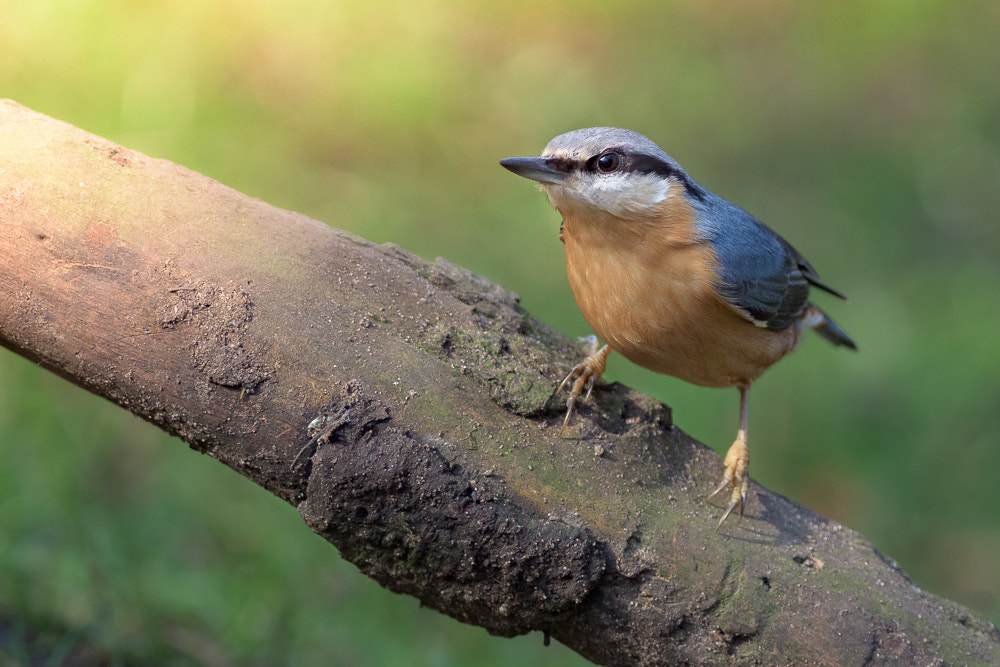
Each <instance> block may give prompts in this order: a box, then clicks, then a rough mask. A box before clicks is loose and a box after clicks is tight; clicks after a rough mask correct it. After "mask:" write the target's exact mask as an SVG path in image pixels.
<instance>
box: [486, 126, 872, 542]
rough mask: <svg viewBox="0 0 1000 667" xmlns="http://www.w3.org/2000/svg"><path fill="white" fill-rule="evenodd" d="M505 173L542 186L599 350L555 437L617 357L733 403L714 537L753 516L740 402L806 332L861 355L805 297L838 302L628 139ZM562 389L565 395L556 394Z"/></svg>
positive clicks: (800, 264)
mask: <svg viewBox="0 0 1000 667" xmlns="http://www.w3.org/2000/svg"><path fill="white" fill-rule="evenodd" d="M500 164H501V165H503V166H504V167H506V168H507V169H509V170H510V171H512V172H514V173H515V174H517V175H519V176H524V177H525V178H530V179H531V180H533V181H538V183H539V184H540V185H541V189H542V190H543V191H544V192H545V194H546V195H548V198H549V201H550V202H551V204H552V206H553V207H554V208H555V209H556V210H557V211H558V212H559V213H560V214H561V215H562V220H563V222H562V226H561V227H560V231H559V238H560V239H562V241H563V243H564V244H565V246H566V272H567V274H568V275H569V284H570V287H571V288H572V289H573V294H574V296H575V297H576V302H577V304H578V305H579V306H580V310H581V311H582V312H583V316H584V317H585V318H586V319H587V322H588V323H589V324H590V326H591V327H592V328H593V329H594V332H595V333H596V334H597V335H598V336H600V337H601V338H602V339H603V340H604V341H605V343H606V345H605V346H604V347H602V348H601V349H600V350H598V351H596V352H593V353H592V354H590V355H589V356H588V357H587V359H586V360H585V361H584V362H583V363H581V364H579V365H578V366H576V367H575V368H574V369H573V370H572V371H571V372H570V374H569V376H567V378H566V380H564V381H563V385H566V384H567V383H569V382H570V381H572V387H571V391H570V399H569V407H568V409H567V411H566V418H565V420H564V421H563V428H565V426H566V424H567V423H568V422H569V418H570V415H571V414H572V411H573V405H574V403H575V401H576V398H577V396H578V395H579V393H580V391H581V390H582V389H583V388H584V386H587V387H588V393H589V388H590V387H592V386H593V383H594V381H595V380H596V379H598V378H599V377H600V376H601V374H602V373H603V372H604V366H605V361H606V359H607V356H608V354H609V353H610V352H611V350H615V351H617V352H620V353H622V354H624V355H625V356H626V357H627V358H628V359H630V360H631V361H634V362H635V363H637V364H639V365H640V366H644V367H645V368H648V369H650V370H653V371H656V372H658V373H665V374H667V375H672V376H674V377H677V378H680V379H682V380H686V381H687V382H692V383H694V384H697V385H701V386H704V387H736V388H737V389H739V390H740V427H739V431H738V432H737V436H736V442H734V443H733V445H732V447H730V448H729V452H728V453H727V454H726V458H725V462H724V466H725V470H724V473H723V477H722V483H721V484H720V485H719V487H718V488H717V489H716V490H715V491H714V492H713V493H712V494H711V496H709V497H710V498H711V497H712V496H714V495H716V494H717V493H720V492H721V491H723V490H724V489H726V488H730V489H731V492H730V498H729V500H730V502H729V507H728V508H727V509H726V511H725V513H724V514H723V515H722V518H721V519H720V520H719V526H720V527H721V526H722V524H723V523H724V522H725V520H726V518H727V517H728V516H729V515H730V514H731V513H732V512H733V510H735V509H737V508H738V509H739V513H740V514H739V515H740V518H741V519H742V517H743V510H744V508H745V506H746V502H747V490H748V484H749V477H748V466H749V463H750V451H749V449H748V448H747V392H748V390H749V389H750V385H751V384H753V382H754V380H756V379H757V378H758V377H760V376H761V374H762V373H763V372H764V371H766V370H767V369H768V368H770V366H771V365H772V364H774V363H775V362H776V361H778V360H779V359H781V358H782V357H783V356H785V355H786V354H788V353H789V352H791V351H792V350H793V349H795V345H796V343H797V342H798V340H799V334H800V333H801V332H802V331H803V330H804V329H814V330H815V331H816V332H817V333H819V334H820V335H821V336H822V337H823V338H825V339H826V340H828V341H830V342H831V343H833V344H834V345H843V346H845V347H848V348H851V349H856V347H855V345H854V341H853V340H851V338H850V336H848V335H847V334H846V333H845V332H844V331H843V330H842V329H841V328H840V327H838V326H837V325H836V323H834V322H833V320H831V319H830V318H829V317H827V315H826V314H825V313H823V311H821V310H820V309H819V308H817V307H816V306H814V305H813V304H811V303H810V302H809V289H810V287H818V288H820V289H822V290H824V291H826V292H829V293H830V294H833V295H835V296H838V297H840V298H842V299H846V297H845V296H844V295H843V294H841V293H840V292H838V291H837V290H835V289H833V288H832V287H830V286H828V285H827V284H825V283H824V282H823V281H821V280H820V279H819V276H818V275H817V274H816V271H815V270H814V269H813V267H812V266H810V265H809V262H807V261H806V259H805V258H804V257H803V256H802V255H801V254H799V252H798V251H797V250H795V248H793V247H792V246H791V244H789V243H788V241H786V240H785V239H783V238H781V237H780V236H778V235H777V234H776V233H774V232H773V231H771V230H770V229H769V228H768V227H766V226H765V225H764V224H763V223H761V222H760V221H759V220H757V219H756V218H754V217H753V216H752V215H750V214H749V213H747V212H746V211H744V210H743V209H742V208H740V207H739V206H736V205H735V204H732V203H730V202H728V201H726V200H725V199H723V198H722V197H719V196H718V195H716V194H714V193H713V192H711V191H710V190H708V189H707V188H705V187H703V186H701V185H699V184H698V183H696V182H695V181H694V179H692V178H691V177H690V176H688V174H687V172H685V171H684V169H682V168H681V166H680V165H679V164H678V163H677V162H676V161H675V160H674V159H673V158H672V157H670V156H669V155H667V154H666V153H665V152H664V151H663V150H662V149H661V148H660V147H659V146H657V145H656V144H654V143H653V142H652V141H650V140H649V139H647V138H646V137H644V136H642V135H641V134H637V133H636V132H631V131H629V130H621V129H616V128H610V127H592V128H587V129H583V130H576V131H574V132H567V133H566V134H562V135H560V136H558V137H556V138H555V139H553V140H552V141H550V142H549V145H548V146H546V147H545V150H544V151H543V152H542V155H541V157H513V158H508V159H506V160H501V162H500ZM563 385H561V386H560V388H561V387H562V386H563Z"/></svg>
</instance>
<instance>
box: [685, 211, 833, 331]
mask: <svg viewBox="0 0 1000 667" xmlns="http://www.w3.org/2000/svg"><path fill="white" fill-rule="evenodd" d="M713 199H714V201H711V202H708V201H705V202H699V203H700V204H702V206H704V205H705V204H709V203H710V204H711V209H710V210H711V215H710V216H709V215H698V225H699V229H700V231H701V233H702V234H703V235H704V236H705V237H707V238H708V240H709V241H711V243H712V245H713V247H714V249H715V253H716V257H717V258H718V261H719V284H718V285H717V290H718V292H719V294H720V295H721V296H722V297H723V298H724V299H725V300H726V302H727V303H728V304H729V305H731V306H732V307H733V308H735V309H736V310H737V311H738V312H739V313H740V314H742V315H743V316H744V317H746V318H747V319H748V320H750V321H751V322H753V323H754V324H756V325H757V326H760V327H766V328H768V329H771V330H775V331H780V330H782V329H785V328H787V327H789V326H790V325H791V324H792V323H793V322H794V321H795V320H796V319H798V318H799V317H801V315H802V313H803V311H804V310H805V308H806V306H807V305H808V302H809V287H810V285H815V286H817V287H820V288H822V289H825V290H827V291H829V292H831V293H833V294H836V295H838V296H841V297H842V296H843V295H842V294H840V293H839V292H837V291H835V290H833V289H831V288H830V287H828V286H827V285H825V284H824V283H823V282H822V281H820V279H819V276H818V275H816V271H815V270H814V269H813V268H812V266H810V264H809V262H807V261H806V259H805V258H804V257H803V256H802V255H801V254H800V253H799V252H798V251H797V250H796V249H795V248H793V247H792V245H791V244H790V243H788V242H787V241H785V240H784V239H783V238H781V237H780V236H778V235H777V234H775V233H774V232H773V231H771V230H770V229H769V228H768V227H766V226H765V225H764V224H763V223H761V222H760V221H759V220H757V219H756V218H754V217H753V216H752V215H750V214H749V213H747V212H746V211H744V210H743V209H741V208H739V207H738V206H736V205H735V204H732V203H730V202H728V201H726V200H724V199H721V198H713ZM702 206H698V205H695V210H696V211H697V212H698V213H699V214H701V213H703V212H704V211H705V209H703V208H702ZM699 209H702V210H700V211H699Z"/></svg>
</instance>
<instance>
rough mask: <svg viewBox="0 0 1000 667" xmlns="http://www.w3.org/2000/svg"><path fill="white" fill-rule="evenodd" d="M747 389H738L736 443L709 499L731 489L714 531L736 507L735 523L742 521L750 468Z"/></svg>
mask: <svg viewBox="0 0 1000 667" xmlns="http://www.w3.org/2000/svg"><path fill="white" fill-rule="evenodd" d="M749 389H750V388H749V387H740V430H739V431H738V432H737V434H736V442H734V443H733V446H732V447H730V448H729V451H728V452H727V453H726V459H725V461H723V465H724V466H725V470H724V472H723V473H722V484H720V485H719V488H717V489H716V490H715V491H713V492H712V495H710V496H709V498H711V497H713V496H715V495H716V494H717V493H720V492H721V491H722V490H723V489H725V488H726V487H732V491H731V492H730V494H729V507H728V508H726V512H725V513H724V514H723V515H722V518H721V519H719V525H718V526H716V527H715V529H716V530H718V529H719V528H721V527H722V524H723V523H725V521H726V519H728V518H729V515H730V514H731V513H732V511H733V510H734V509H736V508H737V507H739V508H740V518H739V519H738V520H737V521H736V523H737V524H739V522H740V521H742V520H743V509H744V508H745V507H746V504H747V491H748V489H749V486H750V476H749V475H748V474H747V471H748V470H749V468H750V449H749V448H748V447H747V392H748V391H749Z"/></svg>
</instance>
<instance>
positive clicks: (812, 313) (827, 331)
mask: <svg viewBox="0 0 1000 667" xmlns="http://www.w3.org/2000/svg"><path fill="white" fill-rule="evenodd" d="M802 322H803V324H804V325H805V326H806V327H809V328H811V329H813V330H814V331H815V332H816V333H818V334H819V335H820V336H822V337H823V338H825V339H826V340H828V341H829V342H831V343H833V344H834V345H837V346H843V347H847V348H850V349H852V350H857V349H858V346H857V345H856V344H855V343H854V339H852V338H851V337H850V336H848V335H847V332H846V331H844V330H843V329H841V328H840V327H839V326H838V325H837V323H836V322H834V321H833V320H832V319H830V317H829V316H828V315H827V314H826V313H824V312H823V311H822V310H820V309H819V308H817V307H816V306H814V305H812V304H809V306H808V307H807V308H806V312H805V314H804V316H803V318H802Z"/></svg>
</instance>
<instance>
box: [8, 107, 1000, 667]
mask: <svg viewBox="0 0 1000 667" xmlns="http://www.w3.org/2000/svg"><path fill="white" fill-rule="evenodd" d="M332 222H336V221H332ZM0 344H2V345H4V346H5V347H7V348H9V349H11V350H13V351H15V352H16V353H18V354H22V355H24V356H26V357H28V358H30V359H33V360H35V361H36V362H38V363H39V364H41V365H43V366H45V367H46V368H48V369H50V370H52V371H53V372H55V373H58V374H59V375H61V376H63V377H65V378H67V379H69V380H70V381H72V382H74V383H76V384H78V385H80V386H83V387H85V388H87V389H89V390H90V391H93V392H95V393H97V394H100V395H102V396H105V397H107V398H108V399H110V400H112V401H114V402H115V403H117V404H119V405H121V406H122V407H123V408H125V409H127V410H129V411H131V412H133V413H135V414H137V415H139V416H140V417H142V418H144V419H146V420H148V421H150V422H152V423H154V424H156V425H158V426H160V427H161V428H163V429H165V430H166V431H168V432H170V433H173V434H176V435H178V436H179V437H181V438H182V439H183V440H185V441H186V442H188V443H189V444H190V445H191V446H192V447H194V448H195V449H198V450H200V451H203V452H206V453H208V454H210V455H211V456H213V457H214V458H216V459H218V460H219V461H221V462H223V463H225V464H226V465H228V466H230V467H232V468H233V469H235V470H237V471H239V472H240V473H241V474H243V475H244V476H246V477H248V478H249V479H251V480H253V481H254V482H256V483H257V484H259V485H261V486H262V487H264V488H266V489H268V490H270V491H271V492H273V493H275V494H276V495H278V496H280V497H282V498H284V499H285V500H286V501H288V502H289V503H292V504H293V505H295V506H296V507H298V509H299V512H300V514H301V516H302V518H303V519H304V520H305V521H306V523H307V524H308V525H309V526H310V527H311V528H312V529H313V530H314V531H316V532H317V533H319V534H321V535H322V536H324V537H325V538H326V539H328V540H329V541H330V542H331V543H332V544H333V545H334V546H336V547H337V548H338V549H339V550H340V552H341V554H342V555H343V556H344V557H345V558H347V559H348V560H350V561H352V562H353V563H355V564H356V565H357V566H358V567H359V568H360V569H361V570H362V571H363V572H365V573H367V574H368V575H369V576H371V577H372V578H374V579H375V580H377V581H378V582H379V583H381V584H382V585H384V586H386V587H388V588H390V589H392V590H394V591H398V592H401V593H407V594H410V595H414V596H416V597H418V598H420V599H421V600H422V601H423V602H424V603H425V604H427V605H429V606H431V607H434V608H435V609H439V610H441V611H442V612H444V613H446V614H449V615H451V616H453V617H455V618H457V619H459V620H462V621H465V622H468V623H474V624H477V625H480V626H482V627H485V628H486V629H487V630H489V631H490V632H493V633H496V634H500V635H505V636H511V635H515V634H519V633H524V632H529V631H532V630H543V631H545V632H548V633H549V634H551V636H553V637H555V638H556V639H558V640H559V641H561V642H563V643H564V644H566V645H568V646H570V647H571V648H573V649H575V650H576V651H578V652H580V653H581V654H583V655H584V656H586V657H588V658H590V659H591V660H593V661H595V662H597V663H600V664H605V665H672V664H719V665H726V664H796V665H801V664H1000V641H998V636H997V632H996V630H995V629H994V628H993V627H992V626H991V625H990V624H988V623H986V622H984V621H982V620H980V619H977V618H975V617H974V616H973V615H972V614H971V613H970V612H969V611H968V610H966V609H964V608H962V607H961V606H959V605H957V604H954V603H952V602H949V601H946V600H942V599H940V598H936V597H934V596H932V595H929V594H927V593H925V592H923V591H921V590H919V589H918V588H916V587H915V586H914V585H913V584H912V582H911V581H910V580H909V579H908V578H907V577H906V575H905V574H903V573H902V572H901V571H900V570H899V569H898V567H897V566H896V564H895V563H894V562H893V561H891V560H890V559H889V558H886V557H885V556H883V555H882V554H881V553H879V552H878V551H877V550H876V549H875V548H874V547H872V545H871V544H869V543H868V542H867V541H865V540H864V539H863V538H862V537H861V536H860V535H858V534H857V533H854V532H853V531H851V530H848V529H846V528H844V527H842V526H839V525H837V524H836V523H834V522H832V521H829V520H827V519H824V518H823V517H820V516H818V515H816V514H814V513H812V512H810V511H808V510H806V509H804V508H802V507H800V506H798V505H796V504H794V503H792V502H790V501H789V500H787V499H785V498H783V497H781V496H778V495H776V494H772V493H770V492H768V491H767V490H766V489H763V488H761V487H759V486H756V485H755V487H754V489H753V490H752V492H751V502H750V504H749V507H748V509H747V515H746V517H745V518H744V520H743V522H742V523H741V524H739V525H735V523H730V524H727V525H726V526H724V527H723V528H722V530H721V531H720V532H718V533H717V532H716V531H715V521H716V520H717V518H718V515H719V512H720V511H721V509H720V507H719V506H713V505H711V504H707V503H706V501H705V497H706V496H707V495H708V493H709V492H710V491H711V488H712V486H713V483H714V482H715V481H716V478H717V475H718V471H719V465H720V463H719V458H718V456H717V455H716V454H714V453H713V452H711V451H710V450H708V449H706V448H705V447H704V446H702V445H701V444H699V443H697V442H695V441H693V440H692V439H691V438H689V437H688V436H686V435H685V434H684V433H683V432H681V431H680V430H679V429H677V428H676V427H674V425H673V424H672V421H671V415H670V411H669V409H668V408H666V407H665V406H663V405H662V404H661V403H659V402H657V401H655V400H653V399H650V398H648V397H645V396H642V395H640V394H638V393H636V392H633V391H631V390H628V389H627V388H625V387H622V386H620V385H610V386H602V387H599V388H598V389H596V390H595V392H594V398H593V400H592V401H590V402H589V403H587V404H585V405H584V406H583V407H582V409H581V410H580V415H579V416H578V417H577V418H576V419H575V420H574V422H573V426H572V427H571V429H570V431H571V433H569V436H568V437H559V436H558V426H559V424H560V422H561V418H562V410H563V409H564V404H563V402H562V400H561V399H559V398H553V395H552V394H553V390H554V388H555V386H556V384H557V382H558V380H559V379H561V376H562V375H563V374H564V373H565V372H566V370H567V369H568V368H569V367H570V366H571V365H572V364H573V363H574V362H575V361H576V360H577V359H578V356H579V353H578V351H577V350H576V348H575V346H574V345H573V344H572V343H571V342H570V341H568V340H567V339H565V338H564V337H563V336H561V335H560V334H558V333H557V332H554V331H552V330H551V329H550V328H548V327H547V326H545V325H544V324H542V323H540V322H539V321H537V320H535V319H534V318H532V317H531V316H530V315H529V314H527V313H526V312H525V311H524V310H523V309H521V307H520V306H519V304H518V298H517V296H516V295H515V294H513V293H511V292H509V291H507V290H504V289H503V288H501V287H498V286H496V285H494V284H492V283H490V282H488V281H487V280H485V279H483V278H481V277H479V276H476V275H474V274H472V273H470V272H468V271H466V270H464V269H462V268H460V267H457V266H455V265H453V264H450V263H449V262H447V261H444V260H437V261H435V262H427V261H424V260H422V259H420V258H418V257H416V256H414V255H412V254H410V253H408V252H406V251H405V250H403V249H401V248H399V247H396V246H393V245H384V246H378V245H374V244H372V243H369V242H367V241H364V240H363V239H360V238H357V237H355V236H352V235H350V234H348V233H346V232H342V231H338V230H335V229H332V228H330V227H327V226H326V225H323V224H321V223H318V222H316V221H313V220H310V219H308V218H306V217H304V216H301V215H298V214H295V213H290V212H288V211H283V210H280V209H276V208H274V207H271V206H269V205H267V204H265V203H264V202H261V201H259V200H255V199H252V198H250V197H247V196H245V195H242V194H240V193H238V192H236V191H234V190H231V189H229V188H227V187H225V186H223V185H221V184H219V183H217V182H215V181H212V180H210V179H208V178H205V177H203V176H201V175H199V174H196V173H193V172H191V171H189V170H187V169H184V168H183V167H180V166H177V165H175V164H172V163H169V162H165V161H161V160H155V159H151V158H149V157H146V156H144V155H141V154H139V153H136V152H134V151H130V150H128V149H127V148H124V147H121V146H117V145H115V144H113V143H111V142H108V141H106V140H104V139H101V138H99V137H95V136H93V135H89V134H87V133H85V132H83V131H81V130H78V129H76V128H73V127H71V126H69V125H66V124H65V123H61V122H59V121H55V120H52V119H49V118H46V117H44V116H42V115H40V114H37V113H34V112H32V111H29V110H27V109H24V108H23V107H20V106H18V105H17V104H15V103H12V102H9V101H8V102H0Z"/></svg>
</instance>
